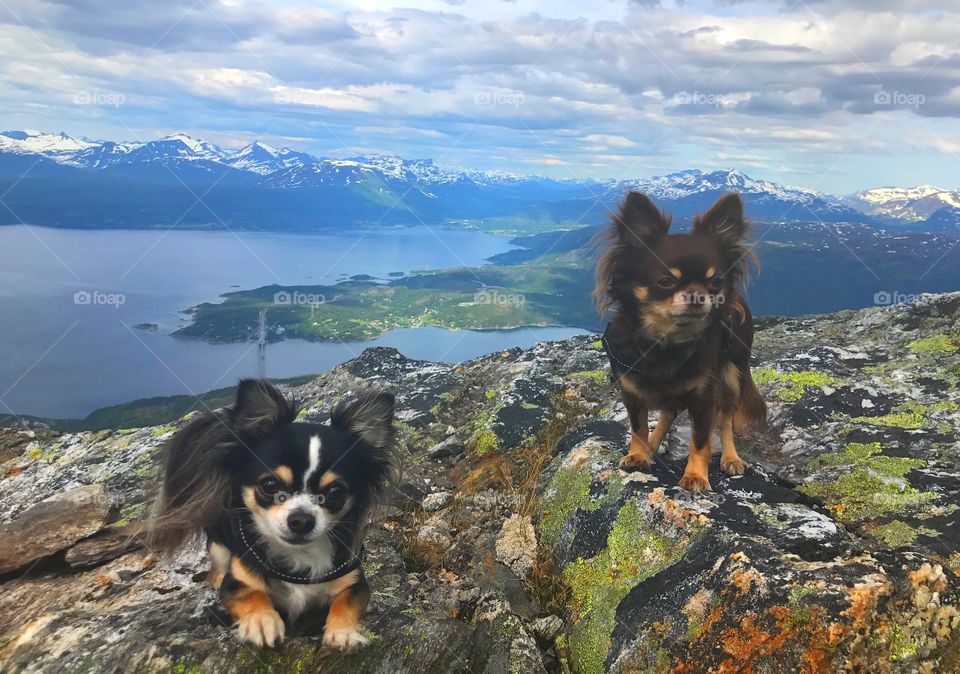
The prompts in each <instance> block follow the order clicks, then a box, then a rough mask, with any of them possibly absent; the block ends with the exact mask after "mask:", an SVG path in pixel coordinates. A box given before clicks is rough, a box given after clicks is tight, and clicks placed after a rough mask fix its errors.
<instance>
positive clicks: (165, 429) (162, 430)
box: [153, 424, 177, 438]
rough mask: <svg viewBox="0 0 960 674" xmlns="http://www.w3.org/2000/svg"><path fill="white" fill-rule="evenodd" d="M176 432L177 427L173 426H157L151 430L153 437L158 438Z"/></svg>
mask: <svg viewBox="0 0 960 674" xmlns="http://www.w3.org/2000/svg"><path fill="white" fill-rule="evenodd" d="M175 430H177V427H176V426H174V425H173V424H167V425H166V426H158V427H157V428H154V429H153V437H155V438H159V437H160V436H161V435H166V434H167V433H173V432H174V431H175Z"/></svg>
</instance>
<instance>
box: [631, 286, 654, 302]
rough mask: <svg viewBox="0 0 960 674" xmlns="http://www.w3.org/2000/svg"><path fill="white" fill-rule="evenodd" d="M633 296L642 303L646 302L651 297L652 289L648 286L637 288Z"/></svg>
mask: <svg viewBox="0 0 960 674" xmlns="http://www.w3.org/2000/svg"><path fill="white" fill-rule="evenodd" d="M633 296H634V297H636V298H637V299H638V300H640V301H641V302H646V301H647V298H648V297H649V296H650V289H649V288H647V286H637V287H636V288H634V289H633Z"/></svg>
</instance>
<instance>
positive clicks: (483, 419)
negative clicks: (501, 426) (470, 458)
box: [466, 403, 503, 456]
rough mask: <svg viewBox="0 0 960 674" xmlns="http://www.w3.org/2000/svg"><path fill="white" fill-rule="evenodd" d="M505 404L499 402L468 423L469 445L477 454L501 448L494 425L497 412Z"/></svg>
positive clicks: (480, 454)
mask: <svg viewBox="0 0 960 674" xmlns="http://www.w3.org/2000/svg"><path fill="white" fill-rule="evenodd" d="M502 407H503V404H502V403H500V404H497V405H496V406H494V407H493V409H490V410H487V411H486V412H483V413H482V414H480V415H479V416H477V418H476V419H474V420H473V421H472V422H471V423H469V424H467V427H466V432H467V433H468V434H469V439H468V440H467V446H468V447H470V449H472V450H473V452H474V453H475V454H476V455H477V456H483V455H485V454H487V453H488V452H495V451H497V450H499V449H500V439H499V438H498V437H497V434H496V433H494V432H493V429H492V428H491V426H492V425H493V420H494V417H495V416H496V413H497V412H499V411H500V409H501V408H502Z"/></svg>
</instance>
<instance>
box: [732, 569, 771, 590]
mask: <svg viewBox="0 0 960 674" xmlns="http://www.w3.org/2000/svg"><path fill="white" fill-rule="evenodd" d="M730 582H731V583H732V584H733V586H734V587H736V588H737V589H738V590H740V594H746V593H747V592H749V591H750V589H751V588H752V587H753V586H754V585H756V586H757V588H758V589H761V590H762V589H763V586H764V585H765V582H764V578H763V576H762V575H761V574H760V572H759V571H757V570H756V569H752V568H747V569H736V570H735V571H734V572H733V573H731V574H730Z"/></svg>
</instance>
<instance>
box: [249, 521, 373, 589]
mask: <svg viewBox="0 0 960 674" xmlns="http://www.w3.org/2000/svg"><path fill="white" fill-rule="evenodd" d="M246 520H247V516H246V515H244V514H237V515H234V516H233V517H231V518H230V529H231V530H232V533H233V534H234V536H233V538H234V541H235V542H236V543H237V544H238V545H239V546H240V547H241V548H242V550H241V551H240V554H241V556H242V558H243V562H244V564H246V565H248V566H252V567H254V568H255V569H256V570H257V571H259V572H260V573H261V574H262V575H264V576H268V577H270V578H276V579H277V580H282V581H284V582H286V583H296V584H298V585H315V584H318V583H329V582H330V581H332V580H336V579H337V578H342V577H343V576H345V575H347V574H348V573H350V572H351V571H353V570H354V569H356V568H357V567H359V566H360V562H361V560H362V559H363V548H361V549H360V552H359V553H358V554H354V553H353V551H352V550H350V549H349V548H345V547H344V548H342V549H341V550H339V551H338V552H337V553H335V554H334V558H333V560H334V564H335V566H334V567H333V568H332V569H331V570H330V571H328V572H327V573H325V574H324V575H322V576H313V575H310V574H309V573H302V572H301V573H298V572H296V571H295V570H293V569H290V568H287V567H286V566H284V565H281V564H278V563H277V562H276V560H272V559H270V556H269V555H268V554H267V550H266V548H265V547H264V545H263V543H261V542H260V541H259V540H258V538H259V537H257V536H254V535H249V536H248V535H247V527H248V526H249V525H248V523H247V522H246ZM248 553H249V554H248Z"/></svg>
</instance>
